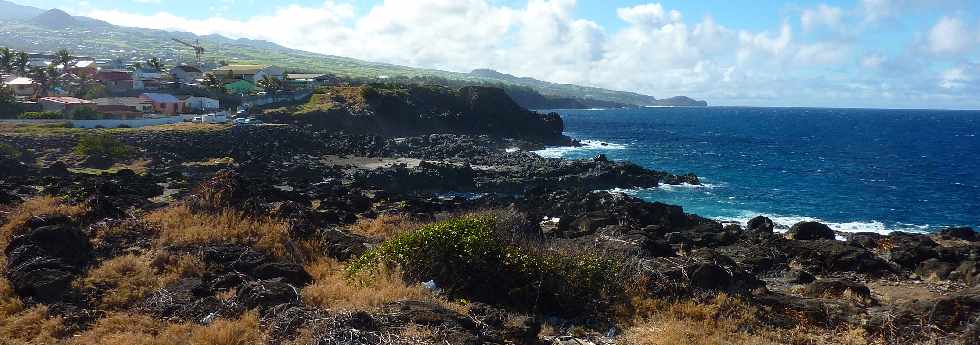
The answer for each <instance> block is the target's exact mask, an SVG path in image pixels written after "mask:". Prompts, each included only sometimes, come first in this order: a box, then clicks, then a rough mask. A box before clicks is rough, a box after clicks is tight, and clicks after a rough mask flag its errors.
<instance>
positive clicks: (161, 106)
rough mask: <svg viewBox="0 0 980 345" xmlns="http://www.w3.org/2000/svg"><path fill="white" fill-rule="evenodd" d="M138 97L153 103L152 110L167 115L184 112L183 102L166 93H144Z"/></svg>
mask: <svg viewBox="0 0 980 345" xmlns="http://www.w3.org/2000/svg"><path fill="white" fill-rule="evenodd" d="M140 98H142V99H145V100H149V101H150V102H152V103H153V110H154V111H156V112H158V113H161V114H167V115H177V114H180V113H183V112H184V102H181V101H180V100H179V99H177V97H175V96H174V95H171V94H166V93H144V94H142V95H140Z"/></svg>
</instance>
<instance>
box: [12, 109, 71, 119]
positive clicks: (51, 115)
mask: <svg viewBox="0 0 980 345" xmlns="http://www.w3.org/2000/svg"><path fill="white" fill-rule="evenodd" d="M18 118H20V119H24V120H58V119H63V118H64V115H62V114H61V113H59V112H56V111H29V112H26V113H23V114H20V116H18Z"/></svg>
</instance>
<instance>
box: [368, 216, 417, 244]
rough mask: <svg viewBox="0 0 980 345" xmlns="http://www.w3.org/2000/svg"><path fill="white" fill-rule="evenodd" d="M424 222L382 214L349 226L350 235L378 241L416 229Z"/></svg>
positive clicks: (407, 217)
mask: <svg viewBox="0 0 980 345" xmlns="http://www.w3.org/2000/svg"><path fill="white" fill-rule="evenodd" d="M422 225H425V223H424V222H421V221H419V220H417V219H414V218H411V217H409V216H406V215H402V214H384V215H381V216H378V217H377V218H373V219H371V218H362V219H359V220H358V221H357V223H354V225H352V226H351V233H354V234H357V235H361V236H364V237H369V238H374V239H378V240H386V239H388V238H391V237H394V236H395V235H398V234H402V233H405V232H408V231H412V230H415V229H418V228H419V227H421V226H422Z"/></svg>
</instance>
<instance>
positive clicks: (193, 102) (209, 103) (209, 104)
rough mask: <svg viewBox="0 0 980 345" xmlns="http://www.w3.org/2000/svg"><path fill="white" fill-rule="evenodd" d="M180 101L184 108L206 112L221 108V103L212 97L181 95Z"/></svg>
mask: <svg viewBox="0 0 980 345" xmlns="http://www.w3.org/2000/svg"><path fill="white" fill-rule="evenodd" d="M181 101H183V102H184V109H185V110H193V111H205V112H207V111H216V110H218V109H219V108H221V103H220V102H219V101H218V100H216V99H213V98H207V97H197V96H190V97H186V98H183V97H182V98H181Z"/></svg>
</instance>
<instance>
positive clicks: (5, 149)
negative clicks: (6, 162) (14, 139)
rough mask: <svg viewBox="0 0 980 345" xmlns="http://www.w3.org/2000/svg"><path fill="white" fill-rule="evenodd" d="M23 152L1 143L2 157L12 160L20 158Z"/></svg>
mask: <svg viewBox="0 0 980 345" xmlns="http://www.w3.org/2000/svg"><path fill="white" fill-rule="evenodd" d="M21 155H23V152H21V151H20V150H18V149H17V148H16V147H14V146H13V145H10V144H6V143H0V156H6V157H10V158H20V156H21Z"/></svg>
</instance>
